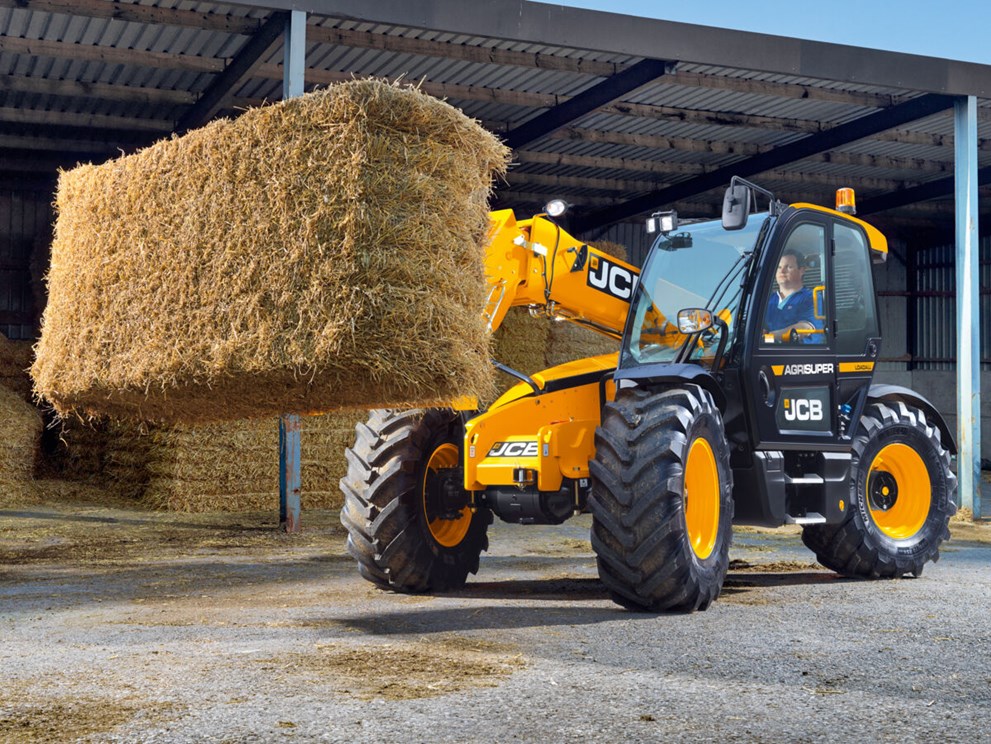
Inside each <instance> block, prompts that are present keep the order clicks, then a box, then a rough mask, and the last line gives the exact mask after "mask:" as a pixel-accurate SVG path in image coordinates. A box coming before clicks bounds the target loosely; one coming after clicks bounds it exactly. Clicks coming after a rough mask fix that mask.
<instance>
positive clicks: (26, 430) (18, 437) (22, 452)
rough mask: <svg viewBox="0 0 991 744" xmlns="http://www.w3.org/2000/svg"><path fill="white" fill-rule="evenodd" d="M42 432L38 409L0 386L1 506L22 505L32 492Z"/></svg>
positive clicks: (13, 392) (8, 389)
mask: <svg viewBox="0 0 991 744" xmlns="http://www.w3.org/2000/svg"><path fill="white" fill-rule="evenodd" d="M41 429H42V421H41V415H40V414H39V413H38V411H37V409H36V408H35V407H34V406H32V405H31V404H30V403H28V402H27V401H25V400H24V399H23V398H22V397H21V396H20V395H19V394H18V393H17V392H15V391H13V390H11V389H10V388H8V387H6V386H4V385H0V504H2V505H8V504H12V503H17V502H20V501H23V500H24V497H25V495H26V493H27V492H29V491H31V486H32V480H33V478H34V469H35V464H36V461H37V458H38V451H39V446H40V443H41Z"/></svg>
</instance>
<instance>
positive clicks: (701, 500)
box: [685, 437, 719, 560]
mask: <svg viewBox="0 0 991 744" xmlns="http://www.w3.org/2000/svg"><path fill="white" fill-rule="evenodd" d="M685 527H686V528H687V530H688V541H689V542H690V543H691V546H692V551H693V552H694V553H695V555H696V556H698V557H699V559H701V560H705V559H706V558H708V557H709V556H710V555H712V551H713V550H714V549H715V547H716V533H717V532H718V531H719V471H718V470H717V469H716V458H715V456H714V455H713V454H712V447H710V446H709V443H708V442H707V441H706V440H705V439H702V438H701V437H700V438H698V439H696V440H695V441H694V442H692V446H691V449H689V450H688V462H686V463H685Z"/></svg>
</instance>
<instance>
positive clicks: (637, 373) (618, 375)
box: [613, 364, 726, 413]
mask: <svg viewBox="0 0 991 744" xmlns="http://www.w3.org/2000/svg"><path fill="white" fill-rule="evenodd" d="M613 379H614V380H615V381H616V383H617V384H619V381H620V380H635V381H637V382H639V383H643V384H645V385H654V384H658V383H663V384H671V383H674V384H678V383H684V382H689V383H691V384H693V385H698V386H699V387H701V388H704V389H705V390H707V391H709V393H711V394H712V399H713V400H714V401H715V402H716V405H717V406H718V407H719V412H720V413H725V412H726V393H724V392H723V388H722V386H721V385H720V384H719V383H718V382H716V379H715V378H714V377H713V376H712V375H711V374H709V372H708V371H707V370H705V369H703V368H702V367H700V366H698V365H697V364H642V365H640V366H638V367H629V368H627V369H618V370H616V372H615V374H613Z"/></svg>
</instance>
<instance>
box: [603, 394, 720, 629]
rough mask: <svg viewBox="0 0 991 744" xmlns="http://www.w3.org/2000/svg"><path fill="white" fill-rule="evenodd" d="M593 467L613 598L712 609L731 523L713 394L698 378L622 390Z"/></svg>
mask: <svg viewBox="0 0 991 744" xmlns="http://www.w3.org/2000/svg"><path fill="white" fill-rule="evenodd" d="M589 470H590V475H591V478H592V496H591V499H590V501H589V507H590V510H591V512H592V518H593V522H592V547H593V548H594V550H595V553H596V555H597V562H598V567H599V577H600V578H601V580H602V583H603V584H605V585H606V587H607V588H608V589H609V591H610V593H611V594H612V597H613V599H614V600H615V601H616V602H617V603H619V604H620V605H622V606H624V607H627V608H629V609H636V610H655V611H656V610H674V611H682V612H692V611H694V610H705V609H706V608H708V606H709V605H710V604H711V603H712V601H713V600H714V599H716V598H717V597H718V596H719V592H720V590H721V589H722V585H723V580H724V579H725V578H726V571H727V569H728V567H729V547H730V542H731V540H732V521H733V500H732V492H733V471H732V470H731V469H730V461H729V445H728V443H727V441H726V436H725V431H724V429H723V420H722V416H721V415H720V413H719V409H718V408H717V407H716V404H715V402H714V401H713V399H712V396H711V395H710V394H709V393H708V392H707V391H705V390H703V389H702V388H699V387H696V386H694V385H686V386H685V387H684V388H678V389H673V390H667V391H664V392H661V393H651V392H649V391H647V390H643V389H640V388H633V389H627V390H621V391H620V392H619V393H618V395H617V396H616V401H615V402H614V403H609V404H607V405H606V406H605V408H604V410H603V414H602V425H601V426H600V427H599V429H598V430H597V431H596V434H595V459H594V460H593V461H592V462H591V463H590V465H589ZM689 491H690V492H691V493H690V494H689V493H688V492H689ZM686 504H687V506H686Z"/></svg>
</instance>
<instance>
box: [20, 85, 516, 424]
mask: <svg viewBox="0 0 991 744" xmlns="http://www.w3.org/2000/svg"><path fill="white" fill-rule="evenodd" d="M507 152H508V151H507V150H506V148H505V147H504V146H503V145H502V144H501V143H499V141H498V140H497V139H496V138H495V137H494V136H493V135H491V134H489V133H488V132H486V131H485V130H483V129H482V128H481V127H480V126H478V125H477V124H476V123H475V122H474V121H472V120H470V119H468V118H467V117H465V116H464V115H463V114H462V113H460V112H459V111H457V110H456V109H454V108H453V107H451V106H449V105H448V104H446V103H443V102H441V101H438V100H436V99H433V98H431V97H429V96H427V95H426V94H423V93H421V92H419V91H417V90H415V89H411V88H408V87H400V86H396V85H390V84H386V83H381V82H376V81H367V80H366V81H354V82H349V83H344V84H341V85H338V86H334V87H332V88H329V89H326V90H323V91H319V92H317V93H311V94H308V95H306V96H303V97H301V98H295V99H290V100H288V101H285V102H282V103H280V104H276V105H272V106H266V107H263V108H258V109H253V110H251V111H248V112H246V113H245V114H244V115H243V116H241V117H240V118H238V119H237V120H234V121H229V120H220V121H216V122H213V123H211V124H209V125H208V126H206V127H204V128H203V129H200V130H196V131H194V132H191V133H189V134H187V135H185V136H183V137H180V138H174V139H171V140H167V141H163V142H160V143H158V144H156V145H154V146H152V147H149V148H147V149H146V150H143V151H142V152H139V153H136V154H134V155H130V156H126V157H122V158H119V159H117V160H114V161H111V162H108V163H106V164H104V165H101V166H91V165H84V166H80V167H78V168H75V169H73V170H71V171H67V172H63V173H62V174H61V177H60V179H59V187H58V195H57V200H56V207H57V212H58V218H57V223H56V228H55V239H54V244H53V246H52V265H51V269H50V271H49V275H48V286H49V303H48V307H47V308H46V310H45V314H44V318H43V324H42V336H41V340H40V342H39V344H38V354H37V360H36V362H35V364H34V367H33V369H32V373H33V376H34V379H35V384H36V390H37V391H38V392H39V393H41V394H42V395H44V396H45V397H46V398H47V399H49V400H50V401H51V402H52V403H53V404H54V405H55V407H56V409H57V410H58V411H59V412H61V413H65V412H68V411H70V410H77V411H80V412H83V413H86V414H107V415H111V416H115V417H138V418H145V419H149V420H159V421H167V422H182V423H187V424H195V423H206V422H211V421H229V420H236V419H243V418H258V417H263V416H272V415H277V414H279V413H282V412H299V413H307V412H318V411H327V410H332V409H336V408H341V407H379V406H402V405H414V404H415V405H429V404H435V403H440V402H442V401H448V400H450V399H451V398H452V397H456V396H459V395H479V396H481V397H484V396H485V394H486V393H488V392H489V391H490V389H491V386H492V384H493V381H492V371H491V368H490V366H489V364H488V358H487V351H488V348H487V345H488V338H487V335H486V332H485V327H484V324H483V321H482V309H483V307H484V304H485V297H486V291H485V289H486V287H485V281H484V272H483V266H482V243H483V241H484V239H485V235H486V233H487V228H488V213H487V203H486V200H487V196H488V193H489V189H490V186H491V181H492V177H493V174H494V173H495V174H498V173H501V172H502V171H503V170H504V168H505V164H506V160H507Z"/></svg>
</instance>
